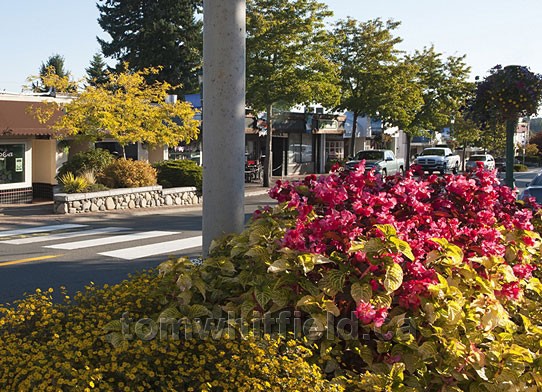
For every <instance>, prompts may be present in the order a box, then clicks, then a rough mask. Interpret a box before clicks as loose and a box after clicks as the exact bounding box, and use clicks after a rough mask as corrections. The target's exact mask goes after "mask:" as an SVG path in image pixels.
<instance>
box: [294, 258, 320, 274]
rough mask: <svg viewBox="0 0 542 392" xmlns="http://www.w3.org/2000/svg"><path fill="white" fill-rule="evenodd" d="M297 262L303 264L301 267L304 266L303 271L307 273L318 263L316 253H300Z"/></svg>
mask: <svg viewBox="0 0 542 392" xmlns="http://www.w3.org/2000/svg"><path fill="white" fill-rule="evenodd" d="M297 262H298V263H299V264H300V265H301V267H303V272H304V273H305V275H306V274H308V273H309V272H311V271H312V270H313V269H314V266H315V265H316V263H315V258H314V255H312V254H309V253H307V254H302V255H298V256H297Z"/></svg>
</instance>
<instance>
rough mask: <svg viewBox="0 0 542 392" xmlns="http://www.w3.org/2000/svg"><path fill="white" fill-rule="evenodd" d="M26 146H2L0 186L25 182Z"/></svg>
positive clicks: (0, 153) (0, 148) (0, 146)
mask: <svg viewBox="0 0 542 392" xmlns="http://www.w3.org/2000/svg"><path fill="white" fill-rule="evenodd" d="M24 154H25V145H24V144H0V184H13V183H17V182H24Z"/></svg>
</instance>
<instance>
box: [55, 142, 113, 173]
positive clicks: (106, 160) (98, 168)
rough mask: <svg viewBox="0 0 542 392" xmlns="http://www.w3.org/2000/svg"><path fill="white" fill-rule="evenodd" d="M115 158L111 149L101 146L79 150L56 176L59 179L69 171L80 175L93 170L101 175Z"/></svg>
mask: <svg viewBox="0 0 542 392" xmlns="http://www.w3.org/2000/svg"><path fill="white" fill-rule="evenodd" d="M114 160H115V157H114V156H113V155H111V153H110V152H109V151H107V150H102V149H101V148H96V149H92V150H89V151H83V152H78V153H77V154H75V155H74V156H73V157H70V159H69V160H68V161H67V162H65V163H64V164H63V165H62V167H61V168H60V170H59V171H58V175H57V177H56V178H57V179H59V178H60V177H62V176H63V175H65V174H66V173H68V172H69V173H73V174H74V175H76V176H80V175H82V174H83V173H84V172H88V171H92V172H93V173H94V175H95V176H96V177H99V176H100V175H101V174H102V172H103V170H104V168H105V167H106V166H108V165H109V164H111V163H112V162H113V161H114Z"/></svg>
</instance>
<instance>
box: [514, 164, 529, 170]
mask: <svg viewBox="0 0 542 392" xmlns="http://www.w3.org/2000/svg"><path fill="white" fill-rule="evenodd" d="M514 171H515V172H526V171H529V168H528V167H527V166H525V165H523V164H521V163H516V164H514Z"/></svg>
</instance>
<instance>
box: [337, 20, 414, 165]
mask: <svg viewBox="0 0 542 392" xmlns="http://www.w3.org/2000/svg"><path fill="white" fill-rule="evenodd" d="M399 24H400V23H399V22H394V21H392V20H388V21H386V22H385V23H384V22H383V21H381V20H380V19H375V20H370V21H368V22H357V21H356V20H354V19H350V18H348V19H346V20H341V21H339V22H338V24H337V27H336V28H335V29H334V31H333V37H334V38H335V40H334V44H335V48H336V50H335V51H334V53H333V56H332V59H333V61H334V62H335V63H336V64H338V66H339V69H340V88H341V99H340V103H339V105H338V106H337V108H338V109H342V110H349V111H351V112H352V113H353V129H352V139H351V142H350V155H354V153H355V137H356V125H357V118H358V116H360V115H365V116H369V117H373V118H384V119H387V118H395V119H396V120H397V122H399V119H400V120H401V121H402V122H409V121H410V119H411V112H412V111H411V110H409V109H408V108H407V106H406V105H405V102H408V103H409V104H411V105H412V106H416V105H418V106H419V105H421V93H420V91H419V90H417V89H415V88H412V87H413V85H412V83H411V82H412V78H413V76H414V75H415V73H414V72H415V69H414V67H412V66H410V65H409V64H406V63H402V62H400V60H399V57H398V56H399V54H400V51H399V50H398V49H396V45H397V44H399V43H400V42H401V41H402V40H401V39H400V38H398V37H394V36H393V34H392V32H393V30H394V29H396V28H397V27H398V26H399ZM405 116H406V117H407V119H406V120H405V118H404V117H405Z"/></svg>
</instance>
